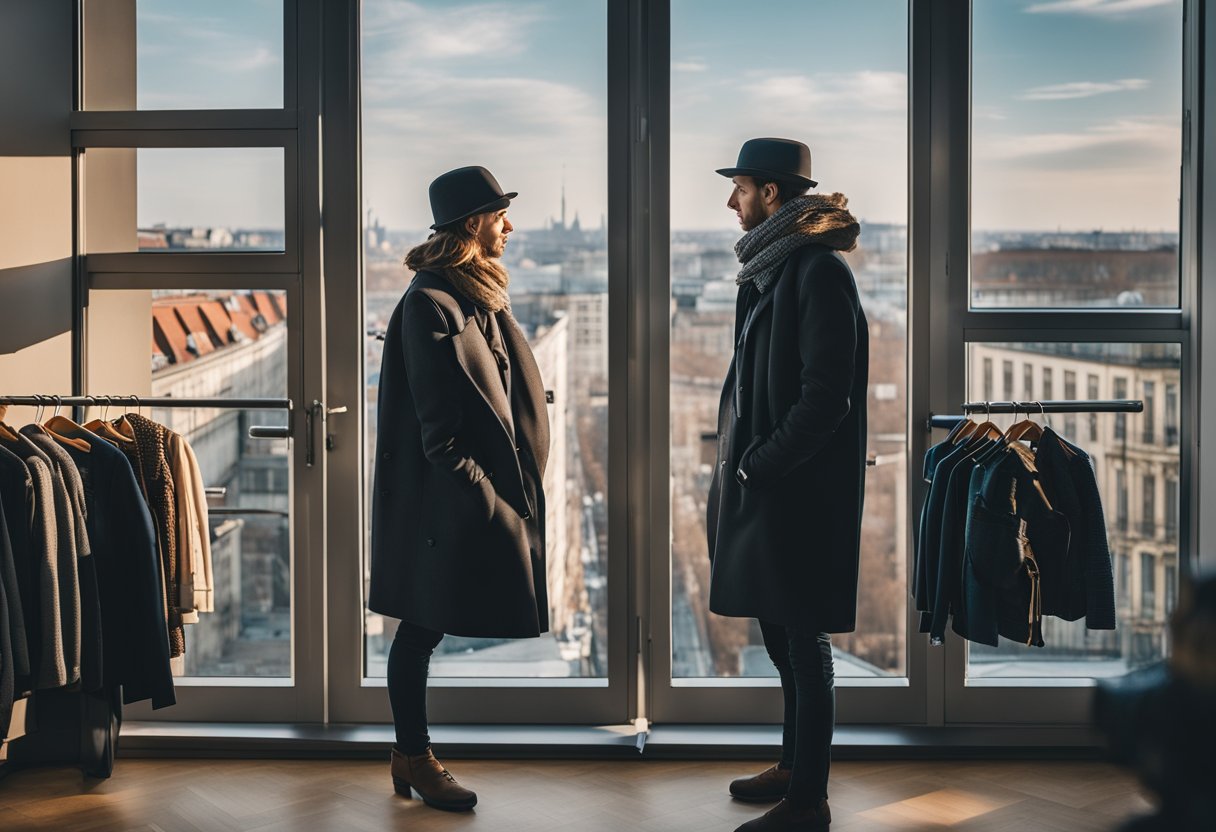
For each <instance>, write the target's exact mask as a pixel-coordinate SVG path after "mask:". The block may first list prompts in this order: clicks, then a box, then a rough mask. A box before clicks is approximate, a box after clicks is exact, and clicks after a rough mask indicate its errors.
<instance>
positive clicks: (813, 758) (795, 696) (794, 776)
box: [760, 621, 836, 805]
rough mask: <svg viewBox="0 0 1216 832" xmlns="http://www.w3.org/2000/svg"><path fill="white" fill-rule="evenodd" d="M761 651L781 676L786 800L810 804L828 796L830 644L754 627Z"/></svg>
mask: <svg viewBox="0 0 1216 832" xmlns="http://www.w3.org/2000/svg"><path fill="white" fill-rule="evenodd" d="M760 632H761V633H762V634H763V635H764V646H765V648H766V649H767V650H768V655H769V658H771V659H772V660H773V664H775V665H776V666H777V673H778V674H779V675H780V676H781V693H782V694H783V697H784V699H785V719H784V721H783V723H782V728H781V767H782V768H791V769H793V771H792V772H791V773H790V787H789V792H788V793H787V797H789V799H790V802H792V803H794V804H795V805H815V804H818V803H819V801H820V800H823V799H825V798H826V797H827V796H828V768H829V767H830V766H831V763H832V730H833V728H834V727H835V724H836V687H835V673H834V671H833V669H832V641H831V638H830V637H829V636H828V634H827V633H817V632H815V631H814V630H813V629H806V630H803V629H801V628H794V627H784V626H782V625H780V624H771V623H769V622H766V621H761V622H760Z"/></svg>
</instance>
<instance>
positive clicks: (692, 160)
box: [671, 0, 1013, 678]
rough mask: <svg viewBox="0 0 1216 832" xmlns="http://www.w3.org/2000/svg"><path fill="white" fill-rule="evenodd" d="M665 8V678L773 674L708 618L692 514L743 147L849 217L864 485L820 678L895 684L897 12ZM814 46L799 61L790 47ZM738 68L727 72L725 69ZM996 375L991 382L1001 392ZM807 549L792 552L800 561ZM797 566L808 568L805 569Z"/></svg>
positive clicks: (902, 260) (846, 7) (726, 322)
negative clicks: (854, 623) (854, 588)
mask: <svg viewBox="0 0 1216 832" xmlns="http://www.w3.org/2000/svg"><path fill="white" fill-rule="evenodd" d="M738 14H739V10H738V6H737V5H736V4H734V3H724V2H713V3H706V2H701V1H700V0H696V1H695V2H694V0H675V2H673V3H672V18H671V33H672V34H671V37H672V40H671V101H672V107H671V122H672V125H671V131H672V137H671V229H672V237H671V287H672V297H671V310H672V311H671V474H672V476H671V488H672V492H671V517H672V526H673V528H672V544H671V545H672V548H671V559H672V560H671V576H672V580H671V586H672V598H671V615H672V621H671V627H672V656H671V661H672V666H671V673H672V676H673V677H676V678H697V677H718V676H723V677H732V676H774V675H775V674H776V669H775V668H774V667H773V664H772V662H771V661H770V660H769V658H768V655H767V653H766V652H765V649H764V646H763V643H762V640H761V637H760V631H759V628H758V626H757V624H756V622H755V621H750V620H745V619H732V618H724V617H722V616H718V615H714V614H712V613H710V612H709V610H708V603H707V602H708V598H709V571H710V570H709V561H708V558H707V557H706V537H705V517H706V505H705V500H706V496H707V491H708V488H709V482H710V476H711V474H712V463H713V462H714V460H715V453H716V450H717V447H718V445H717V438H716V431H717V411H718V400H719V397H720V393H721V390H722V380H723V378H724V377H725V373H726V368H727V365H728V364H729V362H730V358H731V354H732V348H733V338H732V334H733V332H734V326H735V300H736V296H737V294H738V287H737V286H736V284H735V275H736V273H737V272H738V270H739V267H740V266H739V262H738V259H737V258H736V256H735V254H734V251H733V247H734V244H735V241H736V240H738V239H739V237H740V235H741V234H742V232H741V231H740V229H739V226H738V222H737V219H736V216H735V213H734V212H733V211H732V210H730V209H729V208H727V206H726V201H727V198H728V197H729V196H730V189H731V184H730V181H729V180H727V179H724V178H722V177H720V176H718V175H717V174H715V173H714V169H715V168H721V167H729V166H731V165H733V164H734V161H735V156H736V154H737V153H738V151H739V146H740V145H741V144H742V143H743V142H744V141H745V140H746V139H748V138H752V137H755V136H783V137H788V138H794V139H798V140H800V141H803V142H805V143H807V144H808V145H809V146H810V149H811V158H812V160H813V173H814V176H815V178H816V179H817V180H818V181H819V183H820V184H819V187H818V189H817V190H818V192H821V193H831V192H833V191H840V192H842V193H844V194H845V195H846V196H847V197H848V199H849V208H850V209H851V210H852V211H853V212H854V213H855V215H856V216H858V217H859V218H860V219H861V223H862V226H861V236H860V238H859V241H858V247H857V250H856V251H854V252H851V253H849V254H846V255H845V256H846V258H847V259H848V260H849V262H850V264H851V265H852V268H853V270H854V273H855V275H856V278H857V284H858V288H859V290H860V292H861V299H862V306H863V308H864V309H865V312H866V315H867V317H868V318H869V321H870V339H871V343H870V356H871V359H870V399H869V402H868V407H869V414H870V415H869V419H870V424H869V435H870V440H871V450H872V454H873V455H874V456H875V458H876V462H877V464H876V465H875V466H874V467H872V468H870V469H868V476H867V480H866V494H865V501H866V502H865V507H866V511H865V518H866V519H865V522H864V524H863V533H862V534H863V541H862V554H861V586H860V590H859V610H858V629H857V632H856V633H854V634H849V635H843V636H838V637H836V638H835V639H834V642H835V644H836V646H837V648H838V649H837V665H836V673H837V676H838V677H842V676H863V677H865V676H868V677H873V676H885V675H902V674H903V673H904V672H905V655H906V649H905V627H906V624H905V620H906V615H905V610H906V606H905V604H906V601H905V597H906V593H905V589H904V569H905V563H906V561H905V532H904V524H905V523H906V514H905V510H904V508H905V507H904V501H905V497H904V495H905V491H904V481H905V479H906V477H907V467H906V464H905V460H906V447H907V446H906V435H905V425H906V419H907V415H906V414H907V396H906V360H905V355H906V325H907V209H906V189H905V186H904V183H905V181H906V179H907V173H906V159H907V143H906V134H907V126H906V125H907V76H906V72H907V50H906V42H907V30H906V18H905V15H906V4H905V3H901V2H897V0H890V1H889V2H875V3H866V4H860V5H859V4H846V3H838V2H810V3H799V4H788V3H786V4H760V5H756V6H753V7H751V8H750V10H749V13H748V14H749V23H748V25H747V26H746V27H742V28H741V27H740V26H739V25H738V24H739V17H738ZM807 32H832V33H833V35H832V37H830V38H817V39H816V45H815V49H814V56H813V58H812V57H811V56H810V55H808V53H807V52H806V46H805V45H806V39H805V33H807ZM740 55H748V56H750V57H749V58H748V59H747V70H746V71H742V72H741V71H740V67H739V62H738V56H740ZM1012 372H1013V371H1012V368H1010V367H1008V366H1007V367H1005V369H1004V373H1005V376H1004V380H1005V384H1006V386H1009V385H1011V384H1012ZM809 545H810V544H808V546H809ZM810 554H811V553H810V551H809V550H808V556H809V555H810Z"/></svg>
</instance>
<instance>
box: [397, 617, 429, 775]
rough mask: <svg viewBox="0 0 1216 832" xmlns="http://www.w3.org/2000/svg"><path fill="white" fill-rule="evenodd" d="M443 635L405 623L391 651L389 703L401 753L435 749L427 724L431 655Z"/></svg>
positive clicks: (409, 754) (407, 754)
mask: <svg viewBox="0 0 1216 832" xmlns="http://www.w3.org/2000/svg"><path fill="white" fill-rule="evenodd" d="M442 639H443V633H437V632H435V631H434V630H428V629H426V628H425V627H419V626H418V625H417V624H411V623H409V622H408V621H402V622H401V624H400V625H399V626H398V627H397V635H396V636H394V638H393V646H392V647H390V648H389V651H388V672H387V675H388V701H389V705H390V706H392V709H393V727H394V728H395V729H396V731H397V751H398V752H400V753H401V754H405V755H406V756H413V755H415V754H421V753H422V752H424V751H426V750H427V749H428V748H430V746H431V737H430V734H429V733H428V732H427V722H426V677H427V671H428V670H429V669H430V666H431V653H432V652H434V650H435V648H436V647H437V646H438V645H439V642H440V641H441V640H442Z"/></svg>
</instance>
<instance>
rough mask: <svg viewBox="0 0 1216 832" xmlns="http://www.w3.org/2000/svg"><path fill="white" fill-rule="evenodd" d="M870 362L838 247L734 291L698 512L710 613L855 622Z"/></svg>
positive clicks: (791, 622) (802, 255)
mask: <svg viewBox="0 0 1216 832" xmlns="http://www.w3.org/2000/svg"><path fill="white" fill-rule="evenodd" d="M869 362H870V353H869V327H868V324H867V323H866V317H865V314H864V313H863V312H862V309H861V302H860V300H859V299H858V296H857V284H856V283H855V282H854V280H853V273H852V271H850V269H849V266H848V264H847V263H846V262H845V260H844V258H843V257H841V256H840V255H839V254H838V253H836V252H835V251H833V250H831V249H828V248H826V247H824V246H821V245H808V246H804V247H802V248H800V249H798V250H796V251H795V252H794V253H793V254H791V255H790V257H789V259H788V260H787V261H786V263H785V266H784V268H783V270H782V272H781V275H780V276H779V277H778V278H777V280H776V282H775V283H774V284H773V285H771V286H770V287H769V290H768V291H767V292H766V293H764V294H760V293H759V292H757V291H756V290H755V289H754V288H753V287H752V285H751V284H745V285H744V286H742V287H741V288H740V290H739V302H738V307H737V312H736V320H735V354H734V357H733V358H732V360H731V364H730V368H729V369H728V370H727V375H726V383H725V385H724V386H723V388H722V399H721V401H720V403H719V406H718V464H717V465H716V466H715V470H714V475H713V480H712V482H711V484H710V488H709V499H708V505H707V509H706V514H707V517H706V521H707V522H706V531H707V535H708V538H709V556H710V558H711V559H712V561H713V568H712V573H711V576H712V577H711V581H710V594H709V608H710V610H712V611H713V612H715V613H718V614H719V615H730V616H740V617H746V618H759V619H761V620H764V621H771V622H774V623H778V624H784V625H787V626H800V627H813V628H814V629H815V630H816V631H818V632H828V633H843V632H851V631H852V630H853V629H854V628H855V625H856V621H855V619H856V615H857V572H858V557H859V549H860V542H861V507H862V498H863V495H864V491H865V457H866V384H867V380H868V375H869ZM740 468H741V469H742V470H743V472H744V473H745V474H746V479H744V480H743V481H742V482H741V481H740V480H741V477H740V476H739V475H738V474H737V471H738V470H739V469H740Z"/></svg>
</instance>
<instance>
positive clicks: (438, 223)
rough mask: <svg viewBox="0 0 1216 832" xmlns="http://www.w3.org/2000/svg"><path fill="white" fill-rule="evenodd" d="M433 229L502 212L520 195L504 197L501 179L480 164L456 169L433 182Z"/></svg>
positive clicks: (512, 193)
mask: <svg viewBox="0 0 1216 832" xmlns="http://www.w3.org/2000/svg"><path fill="white" fill-rule="evenodd" d="M430 196H431V216H432V217H434V219H435V224H434V225H432V226H431V228H432V229H435V230H438V229H440V228H443V227H444V226H448V225H452V224H453V223H457V222H460V221H461V220H463V219H467V218H468V217H471V216H473V215H475V214H484V213H486V212H487V211H498V210H500V209H502V208H506V207H507V206H508V205H510V204H511V200H513V199H515V197H517V196H519V193H518V192H517V191H511V193H509V194H504V193H503V192H502V188H501V187H499V184H498V180H497V179H495V178H494V174H492V173H490V172H489V171H488V170H486V169H485V168H483V167H481V166H480V165H471V166H469V167H465V168H456V170H450V171H448V172H447V173H443V174H440V175H439V176H438V177H436V178H435V181H434V182H432V183H431V188H430Z"/></svg>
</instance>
